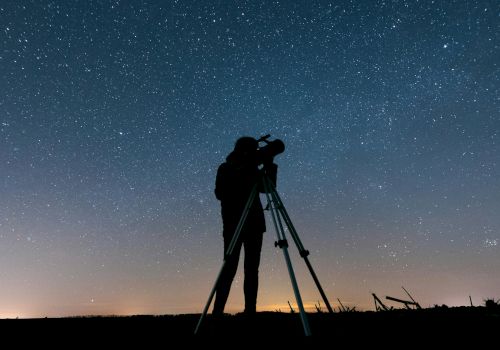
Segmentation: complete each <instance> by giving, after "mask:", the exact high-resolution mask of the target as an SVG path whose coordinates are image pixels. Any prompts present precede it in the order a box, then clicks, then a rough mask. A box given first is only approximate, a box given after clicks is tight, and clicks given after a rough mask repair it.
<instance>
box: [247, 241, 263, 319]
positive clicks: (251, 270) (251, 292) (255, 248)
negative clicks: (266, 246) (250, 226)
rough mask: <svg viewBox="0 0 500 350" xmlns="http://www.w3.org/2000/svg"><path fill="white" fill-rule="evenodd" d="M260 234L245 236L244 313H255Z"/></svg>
mask: <svg viewBox="0 0 500 350" xmlns="http://www.w3.org/2000/svg"><path fill="white" fill-rule="evenodd" d="M262 236H263V233H262V232H252V233H251V234H247V235H246V236H245V241H244V243H243V244H244V247H245V281H244V285H243V289H244V292H245V313H250V314H252V313H255V311H256V306H257V291H258V288H259V264H260V251H261V248H262Z"/></svg>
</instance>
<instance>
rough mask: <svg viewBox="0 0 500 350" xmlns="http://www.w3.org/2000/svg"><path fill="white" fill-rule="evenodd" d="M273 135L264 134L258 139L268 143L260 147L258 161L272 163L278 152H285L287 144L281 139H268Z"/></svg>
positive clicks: (259, 162)
mask: <svg viewBox="0 0 500 350" xmlns="http://www.w3.org/2000/svg"><path fill="white" fill-rule="evenodd" d="M270 137H271V135H269V134H268V135H264V136H262V137H261V138H259V139H258V140H257V142H258V143H260V142H264V143H265V144H266V145H265V146H263V147H259V149H258V150H257V163H258V164H264V163H272V162H273V158H274V157H276V156H277V155H278V154H280V153H283V152H284V151H285V144H284V143H283V141H281V140H280V139H276V140H273V141H268V139H269V138H270Z"/></svg>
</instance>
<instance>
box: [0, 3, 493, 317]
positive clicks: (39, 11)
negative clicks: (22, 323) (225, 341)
mask: <svg viewBox="0 0 500 350" xmlns="http://www.w3.org/2000/svg"><path fill="white" fill-rule="evenodd" d="M499 10H500V8H499V4H498V2H497V1H494V0H491V1H479V0H478V1H469V0H456V1H453V0H450V1H437V0H436V1H389V0H387V1H368V0H363V1H361V0H360V1H284V0H283V1H271V0H269V1H262V0H259V1H181V0H179V1H152V0H151V1H145V0H140V1H139V0H138V1H105V0H101V1H97V0H85V1H84V0H71V1H46V0H40V1H35V0H33V1H25V0H6V1H2V2H1V4H0V174H1V182H0V318H5V317H17V316H19V317H43V316H55V317H57V316H70V315H96V314H100V315H104V314H116V315H129V314H179V313H199V312H201V311H202V309H203V306H204V305H205V302H206V300H207V297H208V294H209V292H210V290H211V288H212V285H213V283H214V281H215V277H216V275H217V273H218V271H219V268H220V266H221V263H222V255H223V252H222V237H221V225H222V222H221V218H220V204H219V202H218V201H217V200H216V198H215V196H214V193H213V189H214V184H215V175H216V170H217V167H218V166H219V164H220V163H221V162H223V161H224V160H225V157H226V156H227V154H228V153H229V152H230V151H231V150H232V148H233V145H234V142H235V140H236V139H237V138H238V137H240V136H244V135H247V136H254V137H259V136H261V135H263V134H267V133H270V134H271V135H272V137H273V138H279V139H281V140H283V141H284V142H285V144H286V151H285V153H283V154H281V155H279V156H278V157H276V159H275V160H276V163H277V164H278V166H279V175H278V191H279V193H280V194H281V196H282V199H283V201H284V204H285V206H286V208H287V210H288V212H289V214H290V216H291V218H292V221H293V222H294V224H295V227H296V228H297V231H298V233H299V236H300V238H301V240H302V243H303V244H304V246H305V247H306V249H308V250H310V252H311V255H310V257H309V258H310V261H311V263H312V265H313V267H314V268H315V270H316V273H317V274H318V277H319V279H320V281H321V283H322V285H323V288H324V289H325V292H326V294H327V295H328V297H329V299H330V301H331V303H332V304H333V306H334V307H337V306H338V305H339V304H338V300H337V299H340V300H341V301H342V303H343V304H344V305H349V306H356V308H357V309H358V310H373V301H372V297H371V293H372V292H374V293H376V294H377V295H378V296H379V297H380V298H381V299H384V298H383V297H385V296H386V295H390V296H393V297H398V298H403V299H407V297H406V295H405V293H404V291H403V290H402V289H401V286H404V287H405V288H406V289H407V290H408V291H409V292H410V293H411V294H412V296H413V297H414V298H415V299H416V300H417V301H418V302H419V303H420V304H422V306H425V307H430V306H433V305H436V304H438V305H441V304H447V305H449V306H453V305H468V304H469V296H471V298H472V301H473V303H474V304H476V305H478V304H482V303H483V301H484V299H487V298H495V299H498V298H500V294H499V291H500V274H499V273H498V271H500V215H499V213H500V196H499V195H498V194H499V193H500V164H499V159H500V158H498V154H500V113H499V112H500V99H499V96H500V93H499V89H500V67H499V65H500V50H499V45H500V38H499V33H500V20H499V13H500V11H499ZM262 198H263V200H264V197H262ZM267 223H268V232H267V233H266V234H265V238H264V245H263V249H262V260H261V269H260V290H259V299H258V310H278V309H279V310H282V311H287V310H288V306H287V301H290V302H291V303H292V304H294V297H293V291H292V288H291V286H290V279H289V277H288V274H287V271H286V266H285V262H284V259H283V255H282V252H281V251H280V250H279V249H276V248H275V247H274V246H273V243H274V240H275V239H276V234H275V232H274V229H273V226H272V222H271V220H269V217H268V219H267ZM290 254H291V257H292V262H293V264H294V267H295V269H296V273H297V278H298V282H299V287H300V289H301V292H302V297H303V299H304V302H305V304H306V307H307V308H308V309H314V304H316V303H317V302H318V300H320V296H319V293H318V292H317V289H316V288H315V286H314V283H313V281H312V279H311V278H310V275H309V273H308V271H307V270H306V268H305V264H304V263H303V261H302V259H301V258H300V257H299V256H298V254H297V250H296V249H295V247H294V246H293V245H291V248H290ZM240 267H241V266H240ZM242 287H243V283H242V274H241V272H239V273H238V275H237V277H236V279H235V281H234V283H233V289H232V293H231V295H230V299H229V302H228V305H227V309H226V310H227V311H228V312H238V311H242V310H243V303H244V302H243V291H242ZM384 300H385V299H384ZM387 304H388V305H394V306H396V307H399V305H397V304H394V303H391V302H387Z"/></svg>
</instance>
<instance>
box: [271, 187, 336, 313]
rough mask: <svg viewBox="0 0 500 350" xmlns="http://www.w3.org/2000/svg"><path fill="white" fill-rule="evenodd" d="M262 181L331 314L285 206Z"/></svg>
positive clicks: (274, 189) (328, 304)
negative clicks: (268, 190)
mask: <svg viewBox="0 0 500 350" xmlns="http://www.w3.org/2000/svg"><path fill="white" fill-rule="evenodd" d="M263 181H264V182H265V183H267V187H268V188H270V192H271V197H272V198H273V200H274V201H275V203H276V205H277V210H278V211H279V213H280V214H281V216H282V217H283V220H284V221H285V224H286V225H287V227H288V230H289V232H290V235H291V236H292V238H293V241H294V242H295V245H296V246H297V249H298V250H299V253H300V256H301V257H302V258H304V261H305V263H306V265H307V268H308V269H309V272H310V273H311V276H312V278H313V280H314V283H315V284H316V287H317V288H318V291H319V294H321V297H322V298H323V302H324V303H325V305H326V308H327V309H328V312H330V313H333V309H332V306H331V305H330V302H329V301H328V298H327V297H326V294H325V292H324V290H323V288H322V287H321V283H320V282H319V279H318V276H316V272H314V269H313V267H312V265H311V262H310V261H309V258H308V255H309V251H308V250H306V249H305V248H304V246H303V245H302V242H301V241H300V238H299V235H298V233H297V230H295V227H294V226H293V223H292V220H290V216H288V213H287V211H286V209H285V206H284V205H283V202H282V201H281V198H280V197H279V195H278V192H277V191H276V187H275V186H274V185H273V183H272V182H271V181H270V179H269V178H267V177H264V179H263Z"/></svg>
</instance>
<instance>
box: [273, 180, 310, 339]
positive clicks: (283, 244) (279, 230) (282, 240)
mask: <svg viewBox="0 0 500 350" xmlns="http://www.w3.org/2000/svg"><path fill="white" fill-rule="evenodd" d="M263 185H264V192H265V194H266V198H267V202H268V206H269V210H270V211H271V217H272V219H273V224H274V228H275V229H276V235H277V236H278V242H276V245H278V246H279V247H280V248H281V250H282V251H283V255H284V256H285V262H286V266H287V268H288V274H289V275H290V281H291V283H292V288H293V292H294V294H295V300H297V305H298V307H299V311H300V318H301V320H302V326H303V327H304V334H305V335H306V336H310V335H311V329H310V327H309V321H308V319H307V315H306V312H305V310H304V304H303V303H302V297H301V296H300V291H299V286H298V284H297V280H296V278H295V273H294V271H293V266H292V261H291V260H290V255H289V254H288V243H287V241H286V237H285V231H284V229H283V225H282V224H281V220H280V217H279V214H278V213H277V212H276V208H275V207H274V205H273V201H272V200H271V196H270V195H269V190H270V189H271V188H270V187H269V184H268V183H267V181H266V178H265V177H264V178H263Z"/></svg>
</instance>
